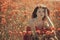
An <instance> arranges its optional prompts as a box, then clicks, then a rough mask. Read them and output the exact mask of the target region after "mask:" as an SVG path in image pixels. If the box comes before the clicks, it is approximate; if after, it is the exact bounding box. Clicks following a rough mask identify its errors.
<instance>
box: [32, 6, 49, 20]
mask: <svg viewBox="0 0 60 40" xmlns="http://www.w3.org/2000/svg"><path fill="white" fill-rule="evenodd" d="M39 8H42V9H44V17H43V18H42V20H44V19H45V18H46V11H47V14H48V15H49V9H48V8H47V7H36V8H35V9H34V11H33V13H32V18H36V17H37V11H38V9H39Z"/></svg>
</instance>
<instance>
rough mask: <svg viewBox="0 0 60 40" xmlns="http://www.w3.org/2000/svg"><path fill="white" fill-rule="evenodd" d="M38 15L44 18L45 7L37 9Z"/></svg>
mask: <svg viewBox="0 0 60 40" xmlns="http://www.w3.org/2000/svg"><path fill="white" fill-rule="evenodd" d="M37 17H39V18H41V19H42V18H43V17H44V9H43V8H39V9H38V11H37Z"/></svg>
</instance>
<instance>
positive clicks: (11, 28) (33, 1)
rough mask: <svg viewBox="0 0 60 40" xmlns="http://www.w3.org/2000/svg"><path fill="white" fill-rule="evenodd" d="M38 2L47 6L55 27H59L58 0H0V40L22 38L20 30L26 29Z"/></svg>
mask: <svg viewBox="0 0 60 40" xmlns="http://www.w3.org/2000/svg"><path fill="white" fill-rule="evenodd" d="M40 4H44V5H46V6H47V8H48V9H49V11H50V18H51V20H52V21H53V23H54V25H55V27H56V28H58V27H60V1H56V0H52V1H51V0H49V1H48V0H0V40H19V39H20V40H23V39H22V38H23V36H22V33H21V32H23V31H25V30H26V26H27V25H28V24H27V22H28V21H29V20H30V19H31V16H32V12H33V10H34V9H35V7H36V6H39V5H40ZM13 32H14V34H12V33H13ZM18 32H19V34H18Z"/></svg>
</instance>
